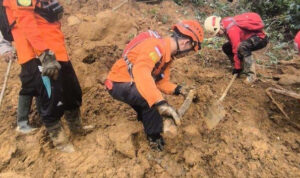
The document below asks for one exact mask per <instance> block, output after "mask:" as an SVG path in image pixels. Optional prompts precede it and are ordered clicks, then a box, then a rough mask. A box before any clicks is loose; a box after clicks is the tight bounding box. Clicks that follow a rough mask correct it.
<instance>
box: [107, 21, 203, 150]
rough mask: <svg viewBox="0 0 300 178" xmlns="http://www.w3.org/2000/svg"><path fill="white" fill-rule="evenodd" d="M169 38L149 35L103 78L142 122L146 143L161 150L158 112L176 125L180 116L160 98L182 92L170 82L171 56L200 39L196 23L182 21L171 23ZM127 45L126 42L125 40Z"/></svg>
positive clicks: (193, 47) (192, 47)
mask: <svg viewBox="0 0 300 178" xmlns="http://www.w3.org/2000/svg"><path fill="white" fill-rule="evenodd" d="M172 29H173V31H174V32H173V35H172V36H171V37H166V38H159V37H156V38H155V37H151V38H147V39H145V40H144V41H142V42H140V43H139V44H137V45H136V46H134V47H132V49H130V50H129V51H127V56H126V58H124V57H122V58H121V59H119V60H118V61H117V62H116V63H115V64H114V65H113V67H112V69H111V71H110V72H109V74H108V77H107V80H106V81H105V85H106V88H107V89H108V91H109V93H110V95H112V96H113V97H114V98H115V99H117V100H120V101H123V102H125V103H127V104H129V105H130V106H131V107H132V108H133V109H134V110H135V111H136V112H137V115H138V120H139V121H141V122H142V123H143V126H144V130H145V132H146V134H147V138H148V140H149V141H150V146H151V147H152V148H154V149H158V150H162V149H163V145H164V141H163V138H162V137H161V135H160V134H161V132H162V129H163V121H162V117H161V115H168V116H171V117H173V119H174V120H175V123H176V124H177V125H179V124H180V118H179V116H178V114H177V112H176V110H175V109H174V108H173V107H172V106H170V105H169V104H168V103H167V102H166V100H165V99H164V97H163V95H162V93H161V91H162V92H164V93H166V94H176V95H179V94H183V95H186V94H187V92H188V90H187V87H182V86H180V85H176V84H174V83H171V82H170V64H171V63H172V60H173V58H172V56H174V55H177V54H180V53H184V52H187V51H191V50H195V51H198V50H200V48H201V43H202V41H203V30H202V27H201V26H200V24H199V22H197V21H194V20H186V21H182V22H179V23H177V24H175V25H174V26H173V27H172ZM129 44H130V43H129Z"/></svg>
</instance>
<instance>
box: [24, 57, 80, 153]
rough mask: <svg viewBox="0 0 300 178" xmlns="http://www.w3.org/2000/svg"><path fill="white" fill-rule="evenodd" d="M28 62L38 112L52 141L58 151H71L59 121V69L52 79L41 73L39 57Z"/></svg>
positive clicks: (61, 108) (60, 107)
mask: <svg viewBox="0 0 300 178" xmlns="http://www.w3.org/2000/svg"><path fill="white" fill-rule="evenodd" d="M30 64H31V65H30V67H31V73H32V76H33V77H34V81H35V86H34V87H35V92H36V93H37V94H38V101H39V102H38V104H39V112H40V115H41V118H42V121H43V123H44V125H45V127H46V130H47V132H48V133H49V136H50V138H51V140H52V143H53V145H54V146H55V148H56V149H58V150H60V151H63V152H73V151H74V148H73V145H72V144H70V143H69V140H68V139H67V137H66V135H65V132H64V130H63V128H62V125H61V122H60V118H61V116H62V114H63V102H62V97H61V95H62V87H61V82H62V80H61V71H60V72H59V76H58V78H57V80H52V79H50V78H49V77H47V76H42V75H41V71H40V69H41V62H40V60H39V59H34V60H32V61H30Z"/></svg>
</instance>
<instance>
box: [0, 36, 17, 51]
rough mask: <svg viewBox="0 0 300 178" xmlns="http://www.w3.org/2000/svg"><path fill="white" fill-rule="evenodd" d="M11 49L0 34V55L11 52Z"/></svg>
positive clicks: (9, 44)
mask: <svg viewBox="0 0 300 178" xmlns="http://www.w3.org/2000/svg"><path fill="white" fill-rule="evenodd" d="M13 50H14V49H13V47H12V45H11V43H10V42H8V41H6V40H5V39H4V38H3V36H2V34H1V33H0V55H3V54H4V53H6V52H10V51H13Z"/></svg>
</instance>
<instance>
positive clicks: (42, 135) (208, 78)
mask: <svg viewBox="0 0 300 178" xmlns="http://www.w3.org/2000/svg"><path fill="white" fill-rule="evenodd" d="M80 2H81V5H80V4H79V3H78V1H71V3H70V4H68V3H67V2H64V5H65V7H66V9H65V10H66V14H65V16H64V18H63V20H62V28H63V31H64V33H65V37H66V44H67V46H68V51H69V54H70V58H71V61H72V63H73V65H74V68H75V70H76V73H77V75H78V78H79V80H80V84H81V87H82V90H83V105H82V107H81V111H82V118H83V124H84V125H88V124H93V125H94V126H95V128H94V129H93V131H92V132H91V133H90V134H88V135H87V136H84V137H76V138H71V140H72V142H73V144H74V145H75V147H76V150H77V151H76V152H75V153H72V154H67V153H60V152H58V151H56V150H55V149H53V146H52V144H51V143H50V140H49V137H48V136H47V133H46V131H45V128H44V127H43V126H42V124H41V122H40V120H39V118H38V115H37V113H36V111H35V108H34V105H33V110H32V113H31V116H30V117H31V118H30V120H31V123H32V124H33V125H35V126H37V127H39V129H38V130H37V131H36V132H35V133H33V134H30V135H20V134H17V133H16V131H15V128H16V109H17V101H18V92H19V89H20V81H19V78H18V73H19V72H20V66H19V65H18V64H17V63H14V64H13V66H12V69H11V73H10V78H9V81H8V87H7V89H6V92H5V97H4V101H3V104H2V106H1V113H0V118H1V120H0V177H154V176H155V177H164V178H165V177H300V130H299V127H297V126H295V125H294V124H291V123H290V122H287V121H286V118H285V117H284V116H283V115H282V113H281V112H280V111H279V110H278V109H277V107H276V106H275V105H274V104H273V103H272V102H271V100H270V99H269V97H268V96H267V95H266V92H265V89H266V88H268V87H270V86H272V83H277V81H274V80H273V78H276V79H277V80H278V81H279V82H278V83H280V81H282V80H283V81H285V82H287V83H288V84H287V83H284V82H283V83H282V82H281V83H280V84H282V85H283V86H284V87H285V88H288V89H293V90H294V91H296V92H298V93H299V87H300V85H299V82H298V83H297V81H296V82H292V84H291V82H290V83H289V82H288V81H290V80H292V79H294V80H297V78H298V79H299V76H300V75H299V73H298V71H299V68H300V66H299V65H289V66H282V65H276V66H274V65H269V63H268V61H269V59H268V57H266V56H265V55H264V50H266V49H264V50H262V51H259V52H257V53H255V57H256V58H259V59H260V61H261V62H262V64H259V65H257V67H258V73H259V74H260V79H261V80H259V81H257V82H256V83H255V84H254V85H251V86H250V85H245V84H244V83H243V79H237V80H236V81H235V83H234V85H233V86H232V89H231V90H230V91H229V93H228V97H227V98H226V99H225V102H224V107H225V109H226V111H227V113H226V117H225V119H224V120H222V121H221V122H220V124H219V125H218V126H217V128H215V129H214V130H208V129H207V127H206V125H205V122H204V113H205V111H206V110H207V108H208V106H209V103H210V102H211V101H213V100H214V99H217V98H218V97H220V95H221V92H222V91H223V90H224V89H225V87H226V85H227V84H228V82H229V81H230V78H231V77H232V75H231V73H230V69H229V67H230V63H229V61H227V59H226V57H225V55H223V54H222V52H221V51H220V49H212V48H207V47H203V49H202V51H201V53H200V54H196V55H191V56H189V57H185V58H181V59H177V60H175V62H174V63H173V64H172V65H173V66H172V67H173V68H172V81H173V82H175V83H181V84H186V85H195V86H196V91H197V92H196V93H197V95H198V99H197V100H196V101H195V102H194V103H193V104H192V106H191V108H190V109H189V110H188V112H187V113H186V114H185V116H184V117H183V123H182V126H180V127H179V128H178V135H177V136H176V137H172V136H171V135H165V137H166V142H167V145H166V148H165V151H163V152H155V151H152V150H151V149H150V148H149V146H148V143H147V140H146V138H145V134H144V132H143V128H142V124H141V123H139V122H138V121H137V120H136V115H135V113H134V111H133V110H132V109H130V108H129V107H128V106H127V105H125V104H123V103H121V102H118V101H116V100H113V99H112V98H111V97H110V96H109V94H108V93H107V92H106V91H105V88H104V86H103V79H105V76H106V74H107V72H108V70H109V68H110V67H111V66H112V64H113V63H114V61H116V60H117V59H118V58H119V57H120V55H121V53H122V49H123V47H124V45H125V44H126V42H128V41H129V40H130V39H131V38H132V37H133V36H134V35H136V34H137V33H138V32H140V31H144V30H146V29H148V28H151V29H156V30H157V31H159V32H160V33H161V34H163V35H167V34H169V27H170V26H171V24H173V23H174V22H176V21H177V20H180V19H184V18H193V17H194V15H195V13H194V12H195V9H192V8H191V7H190V6H188V5H187V6H177V5H176V4H175V3H173V1H164V2H163V3H161V4H159V5H147V4H144V3H128V4H125V5H124V6H122V7H121V8H120V9H118V10H116V11H114V12H112V11H111V9H112V8H113V7H116V6H117V5H118V4H119V3H120V2H121V0H116V1H115V0H114V1H112V0H101V1H99V0H98V1H91V0H88V1H87V2H85V1H84V0H82V1H80ZM200 10H201V9H200ZM201 20H202V21H203V19H201ZM270 47H272V44H270V45H268V48H270ZM6 67H7V65H6V64H5V63H2V65H1V66H0V79H1V81H0V84H1V86H2V84H3V80H2V79H3V78H4V73H5V71H6ZM278 76H279V77H278ZM286 76H288V77H286ZM289 76H292V77H289ZM284 77H285V78H284ZM166 98H167V99H168V101H169V103H170V104H171V105H173V106H175V107H177V108H178V107H179V106H180V105H181V103H182V102H183V100H184V98H183V97H182V96H166ZM274 98H275V99H276V100H277V101H278V102H279V103H281V104H282V106H283V108H284V109H285V111H286V112H287V113H288V115H289V116H290V118H291V120H292V121H293V123H296V124H298V126H299V125H300V111H299V110H300V109H299V108H300V103H299V102H298V101H297V100H295V99H292V98H289V97H285V96H282V95H279V94H274ZM65 128H66V131H67V132H68V129H67V127H65Z"/></svg>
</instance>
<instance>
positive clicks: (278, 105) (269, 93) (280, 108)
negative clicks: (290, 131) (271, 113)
mask: <svg viewBox="0 0 300 178" xmlns="http://www.w3.org/2000/svg"><path fill="white" fill-rule="evenodd" d="M266 93H267V95H268V96H269V97H270V99H271V100H272V102H273V103H274V104H275V105H276V106H277V108H278V109H279V110H280V111H281V112H282V114H283V115H284V116H285V117H286V118H287V119H288V120H291V119H290V117H289V116H288V115H287V114H286V112H285V111H284V110H283V108H282V107H281V105H280V104H278V103H277V102H276V101H275V99H274V98H273V96H272V94H271V92H270V91H269V90H268V89H266Z"/></svg>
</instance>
